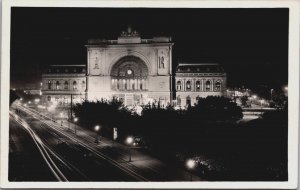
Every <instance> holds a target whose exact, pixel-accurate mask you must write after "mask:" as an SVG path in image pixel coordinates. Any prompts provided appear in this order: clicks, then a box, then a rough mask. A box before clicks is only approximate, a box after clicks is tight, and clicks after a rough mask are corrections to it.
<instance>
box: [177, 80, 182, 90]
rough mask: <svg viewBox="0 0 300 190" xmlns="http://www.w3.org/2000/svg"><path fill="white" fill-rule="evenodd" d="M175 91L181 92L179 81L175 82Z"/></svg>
mask: <svg viewBox="0 0 300 190" xmlns="http://www.w3.org/2000/svg"><path fill="white" fill-rule="evenodd" d="M176 89H177V91H181V81H177V83H176Z"/></svg>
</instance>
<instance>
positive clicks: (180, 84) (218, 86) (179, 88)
mask: <svg viewBox="0 0 300 190" xmlns="http://www.w3.org/2000/svg"><path fill="white" fill-rule="evenodd" d="M204 84H205V85H204V86H203V85H202V84H201V81H196V83H195V86H194V91H213V87H214V91H221V87H222V82H221V81H220V80H217V81H215V83H214V85H213V83H212V81H211V80H207V81H205V83H204ZM176 89H177V91H184V90H185V91H192V82H191V81H190V80H187V81H186V82H185V89H183V82H182V81H177V83H176Z"/></svg>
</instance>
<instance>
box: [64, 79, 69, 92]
mask: <svg viewBox="0 0 300 190" xmlns="http://www.w3.org/2000/svg"><path fill="white" fill-rule="evenodd" d="M68 88H69V83H68V81H66V82H65V85H64V89H65V90H67V89H68Z"/></svg>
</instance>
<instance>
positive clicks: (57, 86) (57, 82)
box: [56, 81, 60, 90]
mask: <svg viewBox="0 0 300 190" xmlns="http://www.w3.org/2000/svg"><path fill="white" fill-rule="evenodd" d="M59 89H60V83H59V81H56V90H59Z"/></svg>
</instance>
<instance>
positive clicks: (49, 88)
mask: <svg viewBox="0 0 300 190" xmlns="http://www.w3.org/2000/svg"><path fill="white" fill-rule="evenodd" d="M51 89H52V82H51V81H50V80H49V81H48V90H51Z"/></svg>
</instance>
